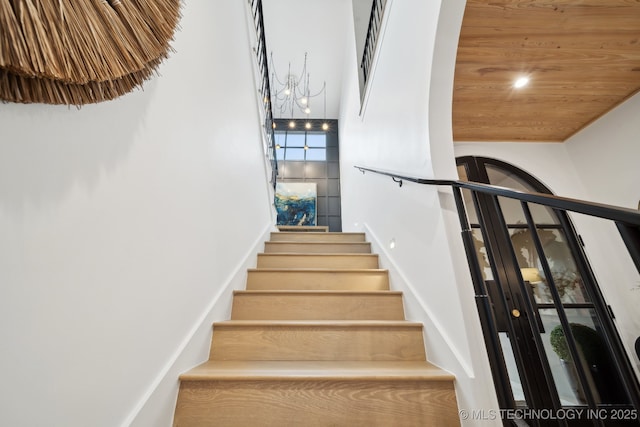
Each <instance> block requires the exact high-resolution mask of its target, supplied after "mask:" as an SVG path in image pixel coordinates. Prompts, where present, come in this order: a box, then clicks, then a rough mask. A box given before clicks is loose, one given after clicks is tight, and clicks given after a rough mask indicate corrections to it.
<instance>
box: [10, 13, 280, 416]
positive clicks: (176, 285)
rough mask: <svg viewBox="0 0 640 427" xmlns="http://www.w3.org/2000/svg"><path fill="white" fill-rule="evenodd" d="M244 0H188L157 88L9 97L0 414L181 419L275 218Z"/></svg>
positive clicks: (155, 81)
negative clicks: (53, 102)
mask: <svg viewBox="0 0 640 427" xmlns="http://www.w3.org/2000/svg"><path fill="white" fill-rule="evenodd" d="M244 7H245V5H244V2H239V1H233V2H230V1H222V0H217V1H211V0H194V1H190V2H186V3H184V8H183V14H184V17H183V19H182V22H181V27H182V30H180V31H179V32H178V33H177V35H176V40H175V43H174V47H175V49H176V51H177V52H176V53H175V54H173V55H171V57H170V58H169V59H168V60H167V61H166V62H165V63H164V64H163V65H162V66H161V68H160V73H161V74H162V76H161V77H159V78H154V79H153V80H152V81H151V82H149V83H147V84H146V85H145V89H144V91H136V92H134V93H131V94H129V95H126V96H124V97H122V98H120V99H118V100H115V101H112V102H107V103H103V104H99V105H89V106H85V107H83V108H82V109H80V110H78V109H76V108H67V107H61V106H44V105H15V104H0V236H2V238H1V239H0V292H1V295H0V341H1V342H2V351H1V352H0V372H1V374H0V377H1V378H2V381H0V396H2V399H0V425H6V426H48V427H55V426H61V427H70V426H71V427H72V426H83V427H84V426H92V427H100V426H105V427H106V426H109V427H112V426H117V425H129V424H131V423H133V424H135V425H139V426H150V427H151V426H154V427H155V426H163V425H165V426H169V425H171V416H172V414H173V406H174V405H175V394H176V392H177V385H178V381H177V373H179V372H181V371H184V370H186V369H188V368H189V367H190V366H192V365H194V364H195V363H197V362H198V361H199V360H203V359H205V358H206V354H207V350H208V341H207V340H208V337H209V336H210V329H211V325H210V322H211V321H212V319H223V318H226V317H227V314H228V311H229V310H230V288H231V287H234V286H239V285H241V284H242V283H241V282H242V281H243V279H244V274H245V273H244V271H245V269H246V266H247V265H249V264H251V263H253V262H255V261H254V260H255V257H254V256H253V254H254V252H255V251H257V250H258V249H259V248H260V242H261V239H262V237H263V235H264V234H265V233H266V232H267V231H268V229H269V228H270V227H271V224H272V218H271V213H270V212H271V210H270V200H269V196H268V185H267V183H266V179H265V170H264V161H263V155H262V152H261V142H260V128H259V119H258V116H257V110H256V98H255V93H254V87H253V84H252V81H253V80H252V79H253V76H252V74H251V73H252V71H251V70H252V68H251V62H250V61H251V52H250V45H249V42H248V36H247V26H246V18H245V15H244V13H245V9H244ZM191 337H193V340H191V341H189V339H190V338H191ZM183 350H184V351H183ZM165 374H166V377H165V376H164V375H165ZM149 398H150V400H148V399H149ZM140 410H141V412H139V411H140Z"/></svg>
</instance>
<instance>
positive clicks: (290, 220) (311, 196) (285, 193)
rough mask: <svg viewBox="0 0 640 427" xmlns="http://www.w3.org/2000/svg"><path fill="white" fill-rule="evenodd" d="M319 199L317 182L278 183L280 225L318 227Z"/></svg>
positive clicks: (277, 205)
mask: <svg viewBox="0 0 640 427" xmlns="http://www.w3.org/2000/svg"><path fill="white" fill-rule="evenodd" d="M317 198H318V192H317V189H316V183H315V182H278V183H277V184H276V203H275V204H276V211H277V212H278V225H316V200H317Z"/></svg>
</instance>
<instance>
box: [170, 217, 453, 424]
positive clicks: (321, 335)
mask: <svg viewBox="0 0 640 427" xmlns="http://www.w3.org/2000/svg"><path fill="white" fill-rule="evenodd" d="M294 230H295V231H286V230H285V229H283V228H281V231H280V232H276V233H272V234H271V239H270V241H268V242H265V252H264V253H261V254H259V255H258V263H257V268H255V269H250V270H249V271H248V274H247V289H246V290H244V291H236V292H235V293H234V298H233V307H232V313H231V320H229V321H223V322H219V323H215V324H214V325H213V331H214V332H213V337H212V343H211V351H210V354H209V360H208V361H207V362H206V363H204V364H202V365H200V366H198V367H196V368H194V369H192V370H191V371H189V372H187V373H185V374H183V375H182V376H181V377H180V392H179V395H178V402H177V405H176V411H175V417H174V427H193V426H198V427H201V426H216V427H222V426H233V427H238V426H241V427H245V426H278V427H281V426H305V427H316V426H318V427H319V426H349V427H351V426H366V427H369V426H385V427H388V426H402V427H406V426H420V427H423V426H432V427H438V426H442V427H452V426H459V425H460V422H459V419H458V410H457V404H456V396H455V391H454V387H453V382H454V378H453V376H452V375H451V374H449V373H447V372H444V371H443V370H441V369H439V368H437V367H435V366H433V365H431V364H429V363H428V362H427V361H426V355H425V348H424V340H423V335H422V325H421V324H419V323H413V322H408V321H406V320H405V319H404V309H403V304H402V294H401V293H400V292H394V291H390V290H389V278H388V272H387V271H386V270H381V269H379V268H378V257H377V255H375V254H371V247H370V244H369V243H367V242H365V236H364V234H362V233H329V232H327V231H326V228H325V229H320V230H318V229H316V228H308V227H307V228H302V229H299V228H294Z"/></svg>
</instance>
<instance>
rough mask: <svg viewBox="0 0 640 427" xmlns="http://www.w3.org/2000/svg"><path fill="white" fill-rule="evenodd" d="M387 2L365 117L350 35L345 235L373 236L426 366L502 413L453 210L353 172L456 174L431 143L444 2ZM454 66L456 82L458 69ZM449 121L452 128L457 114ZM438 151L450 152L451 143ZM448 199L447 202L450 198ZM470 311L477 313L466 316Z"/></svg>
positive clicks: (435, 196)
mask: <svg viewBox="0 0 640 427" xmlns="http://www.w3.org/2000/svg"><path fill="white" fill-rule="evenodd" d="M459 3H460V2H457V3H456V5H457V6H459ZM462 3H464V2H462ZM389 4H390V7H389V9H388V15H387V18H385V22H386V24H383V27H382V32H381V34H382V37H383V39H382V41H381V43H382V44H381V49H380V52H379V57H378V60H377V66H376V68H375V70H374V74H373V75H372V77H371V79H370V82H369V85H370V88H369V92H368V93H367V95H366V100H367V101H366V105H365V108H364V113H363V115H362V116H360V115H359V111H360V97H359V90H358V77H357V70H358V69H357V67H358V65H359V61H358V59H357V58H356V55H355V49H356V48H355V42H354V41H353V29H350V32H349V37H350V38H351V39H350V43H348V44H347V50H348V52H347V55H346V58H347V60H346V62H347V64H346V67H345V77H344V78H345V80H344V84H343V99H342V101H341V109H342V111H341V118H340V120H341V122H340V147H341V148H340V158H341V165H342V169H341V180H342V187H341V190H342V210H343V213H342V218H343V229H344V230H345V231H354V230H364V231H366V232H367V235H368V238H369V239H370V240H371V241H372V242H373V244H374V245H373V246H374V250H375V251H376V252H378V253H379V254H380V255H381V262H382V265H383V267H385V268H389V269H390V274H391V282H392V287H393V288H394V289H400V290H403V291H404V292H405V304H406V312H407V317H408V318H409V319H411V320H416V321H420V322H423V323H424V324H425V338H426V345H427V355H428V358H429V360H430V361H432V362H434V363H436V364H438V365H439V366H441V367H443V368H445V369H447V370H449V371H451V372H453V373H454V374H455V375H456V378H457V385H456V387H457V390H456V391H457V396H458V402H459V408H460V409H485V410H488V409H495V408H496V407H497V402H496V398H495V393H494V391H493V385H492V382H491V378H490V376H488V375H487V373H488V372H490V371H489V366H488V362H487V359H486V352H485V350H484V348H483V342H482V338H481V337H479V336H477V335H476V333H477V332H478V331H479V323H478V318H477V314H476V311H475V307H474V306H473V289H472V286H471V283H470V280H469V277H468V273H466V271H463V272H456V271H455V267H454V261H452V258H451V255H452V252H456V251H457V250H459V249H460V247H459V246H456V245H455V244H454V247H451V246H450V245H449V242H448V236H447V231H446V228H447V227H448V226H450V224H449V221H448V216H449V213H450V212H445V213H444V215H443V212H442V207H443V206H442V204H441V203H442V202H441V200H442V198H441V195H442V193H439V192H438V191H437V190H436V189H434V188H430V187H426V186H421V185H415V184H411V183H405V184H404V185H403V186H402V188H399V187H398V184H395V183H393V182H392V181H391V179H390V178H388V177H382V176H380V175H374V174H370V173H367V174H366V175H364V176H363V175H362V174H361V173H360V172H359V171H357V170H356V169H354V167H353V166H354V165H360V166H365V167H370V168H377V169H383V170H388V171H395V172H402V173H404V174H407V175H413V176H419V177H425V178H428V177H433V176H434V173H433V171H434V169H435V168H436V167H434V165H433V162H434V161H435V160H438V161H448V162H449V166H448V168H449V172H450V173H451V171H455V169H454V168H453V164H454V163H453V151H452V150H451V148H450V147H449V150H448V151H449V154H448V156H447V154H446V152H447V150H446V149H440V148H438V149H436V150H432V148H433V147H432V146H431V142H430V126H431V123H430V111H429V95H430V89H431V87H430V86H431V85H433V84H434V83H433V82H432V79H431V67H432V57H433V54H434V43H435V35H436V27H437V25H438V19H439V13H440V4H439V3H438V2H424V1H422V0H397V1H393V2H390V3H389ZM449 6H450V5H449ZM458 10H461V9H460V8H459V7H458ZM458 15H459V16H458ZM452 16H453V17H454V18H455V19H457V20H458V21H457V22H449V24H451V25H453V26H454V27H455V26H456V25H457V26H458V28H459V25H460V20H461V18H462V16H461V14H455V13H453V14H452ZM448 18H450V17H448ZM443 19H445V18H443ZM441 24H442V25H446V24H447V23H441ZM449 66H450V67H451V68H450V70H449V71H450V72H449V76H450V77H449V78H450V79H453V64H449ZM448 84H449V82H448ZM449 102H450V97H449ZM444 120H448V121H449V122H450V120H451V119H450V116H449V117H448V118H445V119H444ZM449 127H450V126H449ZM441 143H444V144H447V143H448V144H450V145H451V144H452V142H451V139H449V141H448V142H447V141H445V142H441ZM433 151H435V152H436V155H435V156H436V157H437V159H436V158H435V157H432V152H433ZM443 153H444V154H443ZM446 157H448V159H447V158H446ZM446 169H447V167H443V170H446ZM444 195H445V197H444V200H447V198H448V197H449V195H448V193H447V192H446V190H445V191H444ZM449 208H450V206H445V209H449ZM457 238H459V236H458V237H457ZM392 241H393V242H394V243H395V247H394V248H393V249H391V248H390V243H391V242H392ZM457 255H458V256H460V257H464V254H463V253H457ZM463 259H464V258H463ZM469 306H471V307H472V308H471V310H472V311H471V312H470V313H469V312H465V310H466V309H467V308H468V307H469ZM487 424H491V423H487ZM468 425H473V421H470V424H468ZM496 425H499V424H496Z"/></svg>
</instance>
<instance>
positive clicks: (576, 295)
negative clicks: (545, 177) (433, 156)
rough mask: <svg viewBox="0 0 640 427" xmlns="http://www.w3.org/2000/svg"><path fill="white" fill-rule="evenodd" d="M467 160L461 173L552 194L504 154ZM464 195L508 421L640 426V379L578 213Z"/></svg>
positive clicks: (461, 162) (499, 390) (493, 359)
mask: <svg viewBox="0 0 640 427" xmlns="http://www.w3.org/2000/svg"><path fill="white" fill-rule="evenodd" d="M457 162H458V173H459V176H460V179H461V180H468V181H476V182H481V183H486V184H492V185H498V186H502V187H508V188H512V189H516V190H523V191H534V192H539V193H551V192H550V191H549V189H548V188H546V187H545V186H544V185H543V184H542V183H541V182H539V181H538V180H537V179H535V178H534V177H532V176H531V175H529V174H527V173H526V172H524V171H522V170H520V169H518V168H516V167H514V166H512V165H509V164H507V163H504V162H501V161H498V160H495V159H488V158H482V157H461V158H459V159H458V160H457ZM463 193H464V197H465V205H466V207H467V212H468V213H469V219H470V223H471V226H472V229H473V238H474V242H475V246H476V252H477V255H478V259H479V262H480V264H481V265H480V269H481V271H482V273H483V279H484V283H485V286H486V293H487V296H488V298H489V300H490V303H491V307H492V311H493V313H492V316H493V319H492V322H483V323H484V324H483V331H484V333H485V335H486V334H491V338H492V339H491V340H489V341H491V342H492V343H494V344H493V345H488V350H489V351H490V352H492V354H490V355H489V356H490V357H489V358H490V361H491V364H492V373H493V377H494V382H495V385H496V391H497V393H498V399H499V402H500V406H501V408H502V409H503V410H504V411H503V412H502V418H503V422H504V424H505V425H509V426H511V425H518V426H521V425H529V426H541V427H542V426H567V427H573V426H627V425H640V423H639V422H638V412H637V411H638V399H639V397H638V395H639V394H640V393H639V392H638V381H637V379H636V377H635V374H634V372H633V369H632V367H631V365H630V363H629V360H628V357H627V355H626V353H625V351H624V349H623V347H622V343H621V341H620V338H619V335H618V333H617V331H616V329H615V325H614V321H613V319H612V317H611V313H610V311H609V310H608V307H607V306H606V304H605V302H604V299H603V297H602V294H601V292H600V289H599V287H598V285H597V283H596V281H595V278H594V276H593V273H592V272H591V269H590V267H589V264H588V262H587V260H586V257H585V255H584V252H583V248H582V245H581V243H580V239H579V237H578V236H577V234H576V233H575V230H574V228H573V225H572V224H571V222H570V220H569V218H568V217H567V216H566V215H565V214H564V213H562V212H556V211H555V210H553V209H550V208H546V207H543V206H540V205H535V204H530V203H520V202H519V201H516V200H511V199H506V198H502V197H493V196H489V195H483V194H477V195H475V196H474V195H472V194H471V193H470V192H468V191H466V190H464V191H463ZM487 323H491V325H489V324H487ZM518 418H520V419H518Z"/></svg>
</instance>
